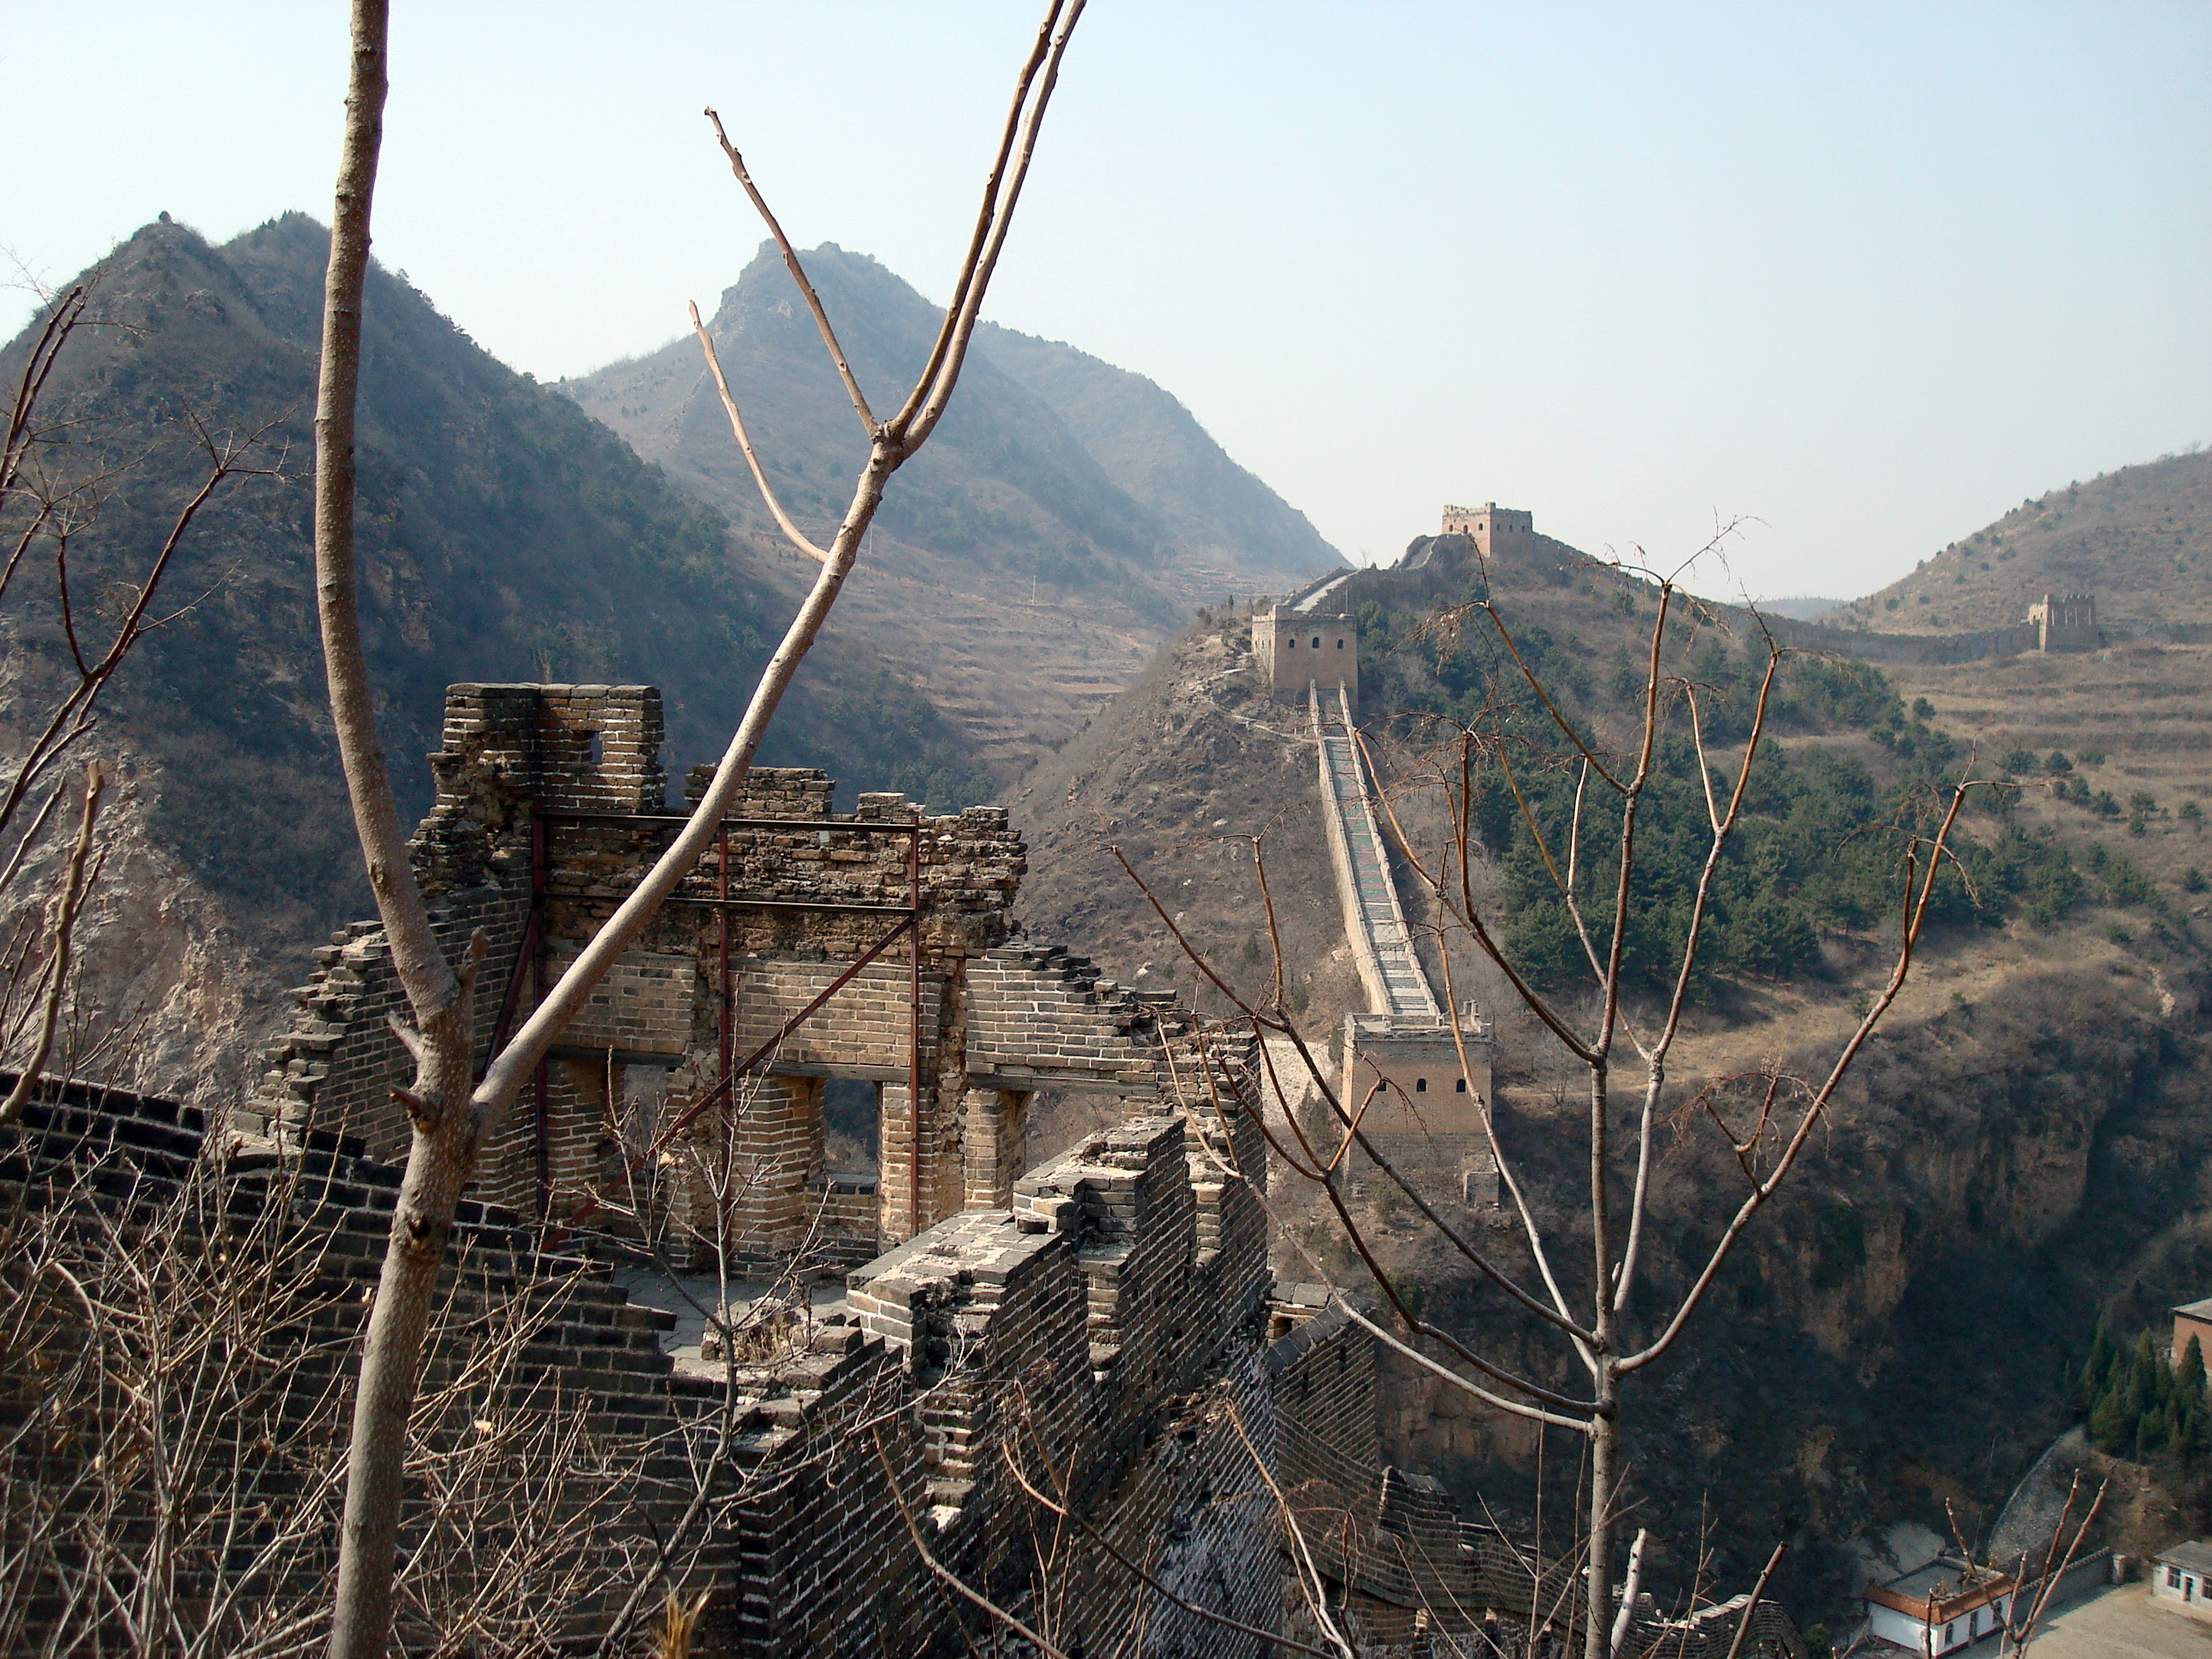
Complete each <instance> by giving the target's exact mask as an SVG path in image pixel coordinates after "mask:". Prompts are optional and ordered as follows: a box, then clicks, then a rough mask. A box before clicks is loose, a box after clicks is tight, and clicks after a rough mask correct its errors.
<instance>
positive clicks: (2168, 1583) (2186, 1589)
mask: <svg viewBox="0 0 2212 1659" xmlns="http://www.w3.org/2000/svg"><path fill="white" fill-rule="evenodd" d="M2155 1559H2156V1563H2157V1565H2155V1566H2154V1568H2153V1569H2152V1571H2151V1576H2150V1593H2151V1595H2153V1596H2154V1597H2156V1598H2157V1599H2158V1600H2159V1601H2160V1602H2162V1603H2164V1604H2165V1605H2166V1606H2167V1607H2172V1608H2173V1609H2174V1610H2175V1611H2176V1612H2178V1613H2188V1614H2190V1615H2191V1616H2192V1617H2194V1618H2197V1619H2202V1620H2206V1621H2207V1622H2208V1623H2212V1544H2208V1543H2205V1542H2204V1541H2203V1540H2201V1539H2192V1540H2191V1541H2189V1542H2188V1543H2186V1544H2176V1545H2175V1546H2174V1547H2172V1549H2169V1550H2161V1551H2160V1552H2159V1553H2158V1555H2157V1557H2156V1558H2155Z"/></svg>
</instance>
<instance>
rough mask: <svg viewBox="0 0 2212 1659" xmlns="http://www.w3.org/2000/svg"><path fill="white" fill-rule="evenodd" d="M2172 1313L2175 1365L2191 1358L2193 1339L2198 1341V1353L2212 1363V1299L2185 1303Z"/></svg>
mask: <svg viewBox="0 0 2212 1659" xmlns="http://www.w3.org/2000/svg"><path fill="white" fill-rule="evenodd" d="M2172 1313H2173V1363H2174V1364H2177V1365H2179V1364H2182V1363H2183V1361H2185V1360H2186V1359H2187V1358H2189V1343H2190V1339H2191V1338H2192V1337H2194V1338H2195V1339H2196V1340H2197V1352H2199V1353H2200V1354H2202V1355H2203V1357H2204V1358H2205V1360H2206V1361H2207V1362H2208V1363H2212V1297H2208V1298H2207V1299H2205V1300H2204V1301H2203V1302H2185V1303H2183V1304H2181V1306H2179V1307H2178V1308H2176V1309H2174V1310H2172Z"/></svg>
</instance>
